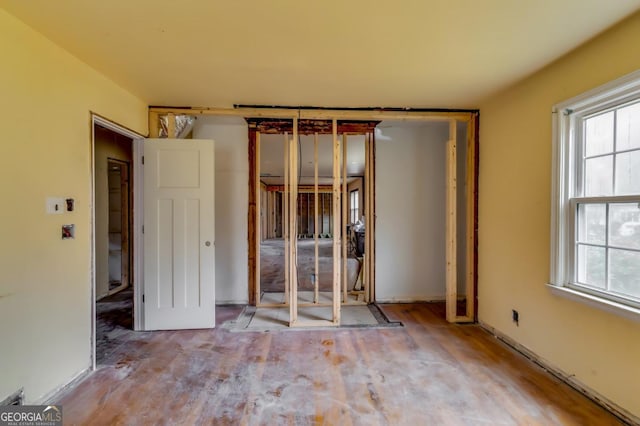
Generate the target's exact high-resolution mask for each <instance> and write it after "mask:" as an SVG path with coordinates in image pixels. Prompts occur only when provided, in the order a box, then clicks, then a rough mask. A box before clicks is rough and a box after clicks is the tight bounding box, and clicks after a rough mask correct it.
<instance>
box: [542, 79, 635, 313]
mask: <svg viewBox="0 0 640 426" xmlns="http://www.w3.org/2000/svg"><path fill="white" fill-rule="evenodd" d="M638 98H640V70H638V71H635V72H633V73H631V74H627V75H625V76H623V77H621V78H619V79H616V80H614V81H611V82H609V83H606V84H604V85H602V86H599V87H596V88H595V89H592V90H589V91H587V92H585V93H582V94H580V95H578V96H576V97H573V98H571V99H568V100H566V101H563V102H560V103H558V104H556V105H555V106H554V107H553V108H552V117H553V119H552V143H553V151H552V187H551V229H550V231H551V235H550V242H551V247H550V270H549V272H550V277H549V286H550V288H551V289H552V290H554V291H553V292H554V294H562V295H565V296H566V295H569V296H571V298H572V299H574V300H581V301H583V302H585V301H588V304H590V305H594V304H596V305H597V304H598V303H595V302H599V304H601V305H602V306H605V307H606V309H607V310H609V311H610V310H612V309H613V310H620V309H622V310H623V311H625V312H627V313H629V312H631V313H632V314H633V316H636V315H637V316H638V319H640V305H639V304H638V303H637V302H635V301H634V302H631V303H627V302H626V301H625V300H624V298H622V300H620V298H616V297H615V296H614V297H610V295H608V294H607V295H606V296H605V295H602V294H597V293H598V292H591V291H588V289H587V291H585V289H584V287H583V286H580V285H575V283H573V282H571V277H570V276H569V275H570V273H571V272H572V270H573V266H571V265H575V262H574V260H575V259H574V258H573V256H574V249H573V248H572V246H573V245H574V244H575V239H574V237H575V226H576V221H575V217H573V216H574V215H573V212H574V209H573V207H572V205H571V203H572V198H573V203H576V202H578V203H580V202H608V201H610V200H613V199H615V201H616V202H618V201H624V200H629V201H637V200H639V199H640V195H630V196H624V195H620V196H612V197H610V196H606V197H605V196H603V197H572V195H573V194H574V189H575V188H576V183H577V182H576V179H581V176H582V173H583V171H582V165H577V163H578V162H577V161H575V159H576V158H577V155H578V154H579V151H580V150H581V149H582V148H581V147H580V146H576V145H580V144H575V143H574V140H576V138H577V137H578V136H579V134H574V129H575V128H577V127H579V126H576V121H577V120H582V119H583V118H584V117H586V116H589V115H593V114H595V113H597V112H601V111H606V110H608V109H611V108H613V107H614V106H618V105H622V104H624V103H626V102H630V101H632V100H633V99H636V100H637V99H638ZM578 132H581V129H579V130H578ZM578 173H579V174H580V175H578ZM571 262H573V263H571ZM557 290H562V291H557ZM576 295H579V296H581V297H576Z"/></svg>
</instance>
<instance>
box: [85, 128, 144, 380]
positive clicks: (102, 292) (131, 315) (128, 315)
mask: <svg viewBox="0 0 640 426" xmlns="http://www.w3.org/2000/svg"><path fill="white" fill-rule="evenodd" d="M140 138H141V136H140V135H137V134H136V133H134V132H132V131H130V130H128V129H125V128H122V127H120V126H118V125H117V124H115V123H112V122H110V121H108V120H106V119H104V118H102V117H99V116H97V115H92V142H91V143H92V145H91V148H92V153H93V164H92V175H93V176H92V178H93V179H92V181H93V197H92V215H93V233H92V242H93V252H92V258H93V264H94V267H93V279H92V299H93V303H92V306H93V309H92V324H93V326H92V331H93V339H92V340H93V347H92V365H93V367H94V368H95V366H96V365H99V364H103V363H105V362H107V361H108V358H109V356H110V355H111V354H112V353H113V352H114V350H115V349H116V347H117V346H118V345H119V343H121V342H122V341H123V337H125V336H126V335H127V333H131V334H133V330H134V329H135V328H136V327H135V326H136V321H135V314H137V312H136V309H134V305H136V300H135V299H136V292H135V291H134V290H136V285H137V282H136V281H137V280H136V277H137V276H138V275H137V274H138V273H139V271H138V270H137V269H138V268H137V265H138V263H139V256H138V255H137V254H136V250H138V249H139V247H137V244H136V240H137V239H136V231H135V227H134V225H135V224H136V221H135V220H134V207H135V202H134V188H135V183H134V178H136V171H135V169H136V167H135V166H134V164H135V161H134V159H135V158H136V141H137V140H139V139H140ZM116 338H117V339H116Z"/></svg>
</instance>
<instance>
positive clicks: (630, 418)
mask: <svg viewBox="0 0 640 426" xmlns="http://www.w3.org/2000/svg"><path fill="white" fill-rule="evenodd" d="M478 324H479V325H480V327H481V328H482V329H483V330H484V331H486V332H487V333H489V334H491V335H492V336H494V337H495V338H496V339H498V340H499V341H501V342H502V343H504V344H505V345H507V346H509V347H510V348H511V349H513V350H515V351H516V352H518V353H520V354H521V355H523V356H524V357H525V358H527V359H528V360H529V361H531V362H533V363H534V364H536V365H538V366H539V367H540V368H542V369H543V370H545V371H546V372H548V373H550V374H551V375H552V376H554V377H556V378H557V379H559V380H560V381H562V382H563V383H565V384H567V385H569V386H570V387H571V388H573V389H575V390H576V391H578V392H580V393H581V394H582V395H584V396H586V397H587V398H589V399H590V400H592V401H593V402H595V403H596V404H598V405H599V406H601V407H602V408H604V409H605V410H607V411H608V412H610V413H611V414H613V415H614V416H616V417H618V419H620V420H622V421H623V422H625V423H627V424H640V417H636V416H635V415H633V414H632V413H630V412H629V411H627V410H625V409H624V408H622V407H620V406H619V405H618V404H616V403H614V402H613V401H611V400H610V399H608V398H607V397H605V396H603V395H601V394H600V393H598V392H596V391H595V390H593V389H591V388H590V387H588V386H586V385H585V384H584V383H582V382H581V381H579V380H577V379H576V378H575V376H574V375H573V374H568V373H566V372H565V371H563V370H561V369H560V368H558V367H556V366H555V365H553V364H552V363H550V362H549V361H547V360H546V359H543V358H541V357H539V356H538V355H537V354H536V353H535V352H533V351H532V350H530V349H529V348H527V347H525V346H524V345H521V344H520V343H518V342H516V341H515V340H514V339H512V338H511V337H509V336H507V335H506V334H504V333H502V332H500V331H498V330H496V329H495V328H494V327H492V326H490V325H489V324H487V323H485V322H483V321H479V322H478Z"/></svg>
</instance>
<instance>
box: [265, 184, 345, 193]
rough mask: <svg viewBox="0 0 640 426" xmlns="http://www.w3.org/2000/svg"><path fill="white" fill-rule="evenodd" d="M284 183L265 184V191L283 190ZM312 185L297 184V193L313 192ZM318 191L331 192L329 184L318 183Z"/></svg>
mask: <svg viewBox="0 0 640 426" xmlns="http://www.w3.org/2000/svg"><path fill="white" fill-rule="evenodd" d="M284 190H285V187H284V185H267V192H284ZM314 191H315V186H314V185H298V193H301V192H302V193H313V192H314ZM318 192H333V186H331V185H318Z"/></svg>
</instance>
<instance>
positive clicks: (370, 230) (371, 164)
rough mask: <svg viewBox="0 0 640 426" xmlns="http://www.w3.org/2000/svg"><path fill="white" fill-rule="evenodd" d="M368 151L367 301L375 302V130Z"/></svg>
mask: <svg viewBox="0 0 640 426" xmlns="http://www.w3.org/2000/svg"><path fill="white" fill-rule="evenodd" d="M368 140H369V143H368V144H367V146H368V153H367V158H366V164H367V166H368V168H369V180H368V181H365V190H366V193H365V194H366V195H365V196H366V200H365V205H366V206H367V207H366V211H367V212H368V213H367V215H366V216H365V240H368V242H369V247H368V248H367V249H366V250H368V251H365V259H366V258H368V259H369V260H368V264H367V271H368V272H367V275H368V278H369V279H368V281H367V282H368V284H367V291H366V292H365V296H366V297H365V301H366V302H373V301H375V300H376V295H375V289H376V242H375V235H376V191H375V188H376V184H375V182H376V167H375V164H376V141H375V132H374V131H372V132H371V133H369V138H368Z"/></svg>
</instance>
